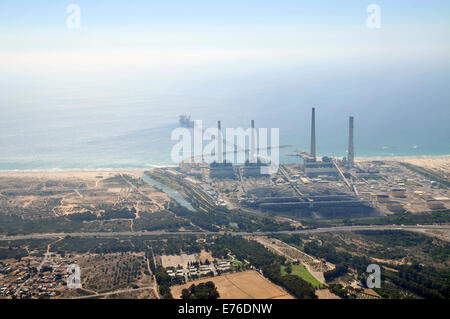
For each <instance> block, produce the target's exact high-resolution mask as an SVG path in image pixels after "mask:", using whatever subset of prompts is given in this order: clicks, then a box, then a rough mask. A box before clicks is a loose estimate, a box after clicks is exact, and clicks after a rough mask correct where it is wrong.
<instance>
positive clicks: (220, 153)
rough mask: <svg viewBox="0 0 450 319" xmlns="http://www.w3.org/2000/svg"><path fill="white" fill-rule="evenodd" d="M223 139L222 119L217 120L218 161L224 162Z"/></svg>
mask: <svg viewBox="0 0 450 319" xmlns="http://www.w3.org/2000/svg"><path fill="white" fill-rule="evenodd" d="M222 147H223V141H222V128H221V125H220V121H217V163H223V151H222Z"/></svg>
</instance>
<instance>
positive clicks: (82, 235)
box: [0, 224, 450, 241]
mask: <svg viewBox="0 0 450 319" xmlns="http://www.w3.org/2000/svg"><path fill="white" fill-rule="evenodd" d="M357 230H409V231H415V230H449V231H450V224H446V225H371V226H337V227H327V228H314V229H301V230H292V231H275V232H253V233H246V232H233V233H227V234H230V235H234V236H265V235H271V234H315V233H333V232H343V231H357ZM223 234H225V232H209V231H204V232H200V231H187V232H176V233H169V232H166V231H141V232H131V231H127V232H86V233H55V234H29V235H17V236H4V237H1V238H0V241H14V240H28V239H49V238H61V237H66V236H70V237H80V238H90V237H117V236H126V237H130V236H159V235H176V236H183V235H223Z"/></svg>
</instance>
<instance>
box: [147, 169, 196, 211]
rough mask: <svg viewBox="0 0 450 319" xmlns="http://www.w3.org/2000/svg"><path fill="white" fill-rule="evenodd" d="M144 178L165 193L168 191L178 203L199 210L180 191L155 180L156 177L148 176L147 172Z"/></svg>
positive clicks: (189, 208)
mask: <svg viewBox="0 0 450 319" xmlns="http://www.w3.org/2000/svg"><path fill="white" fill-rule="evenodd" d="M141 178H142V180H143V181H144V182H146V183H148V184H150V185H152V186H154V187H156V188H157V189H159V190H161V191H163V192H164V193H166V194H167V195H169V196H170V197H171V198H172V199H174V200H175V201H176V202H177V203H178V204H180V205H181V206H183V207H184V208H186V209H188V210H190V211H191V212H197V210H196V209H195V208H194V207H193V206H192V204H191V203H189V202H188V201H187V200H186V199H185V198H184V197H183V196H182V195H181V194H180V193H178V192H177V191H176V190H174V189H172V188H170V187H168V186H166V185H163V184H161V183H159V182H157V181H155V180H154V179H152V178H150V177H149V176H147V175H146V174H145V173H144V174H142V177H141Z"/></svg>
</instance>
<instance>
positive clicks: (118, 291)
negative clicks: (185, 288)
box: [71, 286, 156, 299]
mask: <svg viewBox="0 0 450 319" xmlns="http://www.w3.org/2000/svg"><path fill="white" fill-rule="evenodd" d="M149 289H156V287H154V286H151V287H141V288H136V289H122V290H116V291H110V292H104V293H98V294H92V295H87V296H81V297H73V298H71V299H91V298H98V297H105V296H110V295H117V294H123V293H127V292H135V291H142V290H149Z"/></svg>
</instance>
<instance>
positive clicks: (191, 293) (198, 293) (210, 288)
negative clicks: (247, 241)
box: [181, 281, 220, 299]
mask: <svg viewBox="0 0 450 319" xmlns="http://www.w3.org/2000/svg"><path fill="white" fill-rule="evenodd" d="M219 297H220V295H219V292H218V291H217V288H216V285H214V283H213V282H212V281H208V282H205V283H200V284H198V285H194V284H193V285H191V286H190V287H189V288H188V289H183V290H182V292H181V298H182V299H218V298H219Z"/></svg>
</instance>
